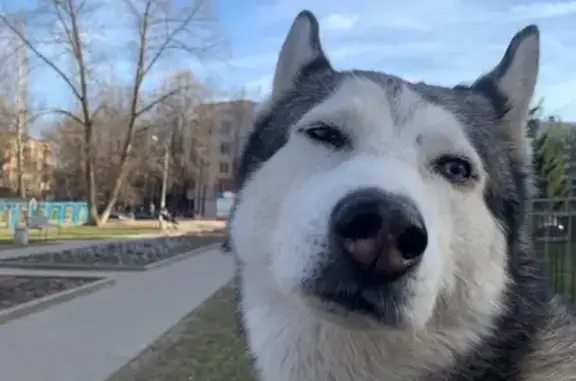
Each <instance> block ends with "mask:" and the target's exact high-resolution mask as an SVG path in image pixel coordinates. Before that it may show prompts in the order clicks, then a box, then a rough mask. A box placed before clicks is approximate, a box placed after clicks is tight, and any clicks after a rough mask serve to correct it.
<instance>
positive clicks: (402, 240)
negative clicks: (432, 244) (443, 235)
mask: <svg viewBox="0 0 576 381" xmlns="http://www.w3.org/2000/svg"><path fill="white" fill-rule="evenodd" d="M427 246H428V233H427V232H426V229H423V228H420V227H417V226H409V227H407V228H405V229H404V231H403V232H402V233H400V235H399V236H398V237H397V238H396V248H397V249H398V251H399V252H400V255H401V256H402V257H403V258H404V259H415V258H418V257H420V256H421V255H422V254H424V251H425V250H426V247H427Z"/></svg>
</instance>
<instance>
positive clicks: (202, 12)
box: [0, 0, 221, 226]
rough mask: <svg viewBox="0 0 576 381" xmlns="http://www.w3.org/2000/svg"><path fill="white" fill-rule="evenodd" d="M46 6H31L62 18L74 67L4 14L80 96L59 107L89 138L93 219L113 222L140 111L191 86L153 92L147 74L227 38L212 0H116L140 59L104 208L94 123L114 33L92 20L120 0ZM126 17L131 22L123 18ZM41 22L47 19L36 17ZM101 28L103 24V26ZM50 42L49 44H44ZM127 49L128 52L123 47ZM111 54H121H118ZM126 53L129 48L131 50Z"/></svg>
mask: <svg viewBox="0 0 576 381" xmlns="http://www.w3.org/2000/svg"><path fill="white" fill-rule="evenodd" d="M39 3H40V4H39V6H38V8H37V9H35V10H34V11H33V12H31V13H30V15H31V16H33V17H39V16H41V18H42V19H43V20H44V21H45V24H46V25H52V26H53V25H56V32H58V33H57V38H55V39H54V40H51V41H50V45H51V46H52V47H54V46H59V47H61V48H63V51H64V52H65V53H66V54H68V56H69V57H70V58H71V63H72V65H73V67H74V70H72V71H71V70H69V69H68V68H66V67H65V63H62V59H59V58H57V57H51V56H50V55H49V54H47V53H46V49H43V46H44V47H45V46H46V44H45V43H46V41H41V40H40V41H38V40H35V39H34V38H32V37H28V36H27V35H24V34H23V33H22V32H21V30H20V29H19V28H18V27H17V25H16V24H15V23H14V22H12V21H11V20H13V18H12V17H9V16H8V15H6V14H0V21H1V22H3V23H4V24H5V25H6V27H7V28H8V29H9V30H10V31H11V32H12V33H13V34H14V35H16V36H17V37H19V38H20V39H21V41H22V42H23V43H24V44H25V45H26V46H27V47H28V48H29V49H30V51H31V52H32V53H33V54H34V55H35V56H36V57H37V58H38V59H39V60H40V61H41V62H42V63H43V64H44V65H47V66H48V67H49V68H50V69H52V70H53V71H54V72H55V73H56V74H57V75H58V76H59V77H60V79H61V80H63V81H64V83H65V84H66V85H67V87H68V88H69V90H70V92H71V93H72V95H73V97H74V98H75V100H76V101H77V102H76V103H77V107H76V108H75V109H73V110H69V109H62V108H60V109H54V110H52V111H54V112H57V113H60V114H64V115H66V116H67V117H69V118H70V119H72V120H74V121H76V122H77V123H78V124H80V125H81V126H82V127H83V140H84V145H83V146H84V155H83V158H84V176H85V184H86V188H87V192H86V193H87V199H88V202H89V204H90V216H91V221H92V222H93V223H94V224H96V225H99V226H100V225H103V224H105V223H106V222H107V220H108V217H109V215H110V212H111V211H112V208H113V207H114V204H115V202H116V200H117V198H118V195H119V193H120V190H121V187H122V183H123V181H124V180H125V177H126V172H127V162H128V158H129V157H130V156H131V154H132V151H133V140H134V135H135V130H136V127H137V124H138V120H139V118H140V117H141V116H142V115H143V114H145V113H146V112H148V111H150V110H152V109H153V108H154V107H155V106H157V105H158V104H160V103H162V102H165V101H166V100H167V99H169V98H170V97H172V96H174V95H175V94H178V93H179V92H181V91H182V90H184V88H181V87H178V88H173V89H170V90H168V91H160V92H158V93H157V94H155V96H153V97H144V96H143V92H144V86H145V82H146V80H147V79H149V78H151V79H153V78H152V77H153V75H154V70H155V69H160V70H161V69H162V66H161V62H162V61H163V60H166V59H168V58H170V60H174V59H176V58H178V57H181V56H178V54H180V55H182V54H187V55H191V56H193V57H196V58H202V57H205V56H206V55H207V54H211V53H213V52H214V51H215V49H216V48H218V47H219V46H220V43H221V40H220V39H219V38H218V36H217V34H215V33H214V27H215V25H216V24H215V19H214V17H213V14H212V7H211V2H210V0H192V1H191V2H190V5H181V4H182V3H181V2H179V1H175V0H174V1H171V0H122V1H120V2H118V3H116V4H115V6H114V12H121V13H120V14H112V13H110V12H108V16H107V17H109V18H114V20H113V21H114V22H115V23H117V20H118V19H119V18H120V19H126V22H127V24H128V25H130V26H131V27H132V28H128V29H127V30H123V31H122V35H126V34H129V35H130V36H131V38H130V39H129V41H128V44H127V45H126V46H124V47H123V48H124V49H125V50H127V51H130V50H132V53H133V54H132V56H131V57H129V60H130V63H131V64H130V65H129V66H131V67H132V70H133V72H132V80H131V82H130V85H129V86H130V97H129V98H130V99H129V112H128V117H127V121H126V125H125V126H124V129H123V133H124V137H123V138H122V141H121V149H120V155H119V162H118V164H117V168H116V173H115V175H114V177H113V178H114V181H113V183H114V185H113V187H112V190H111V192H110V194H109V195H108V197H107V199H106V202H105V203H104V208H103V210H102V211H101V212H100V211H99V210H98V203H97V197H96V194H97V184H96V179H95V170H94V162H95V152H94V144H93V143H94V135H95V133H94V128H95V119H96V117H97V114H98V112H100V110H101V108H102V107H101V105H99V104H98V102H97V100H95V99H94V94H95V93H96V91H97V89H96V86H97V80H96V79H95V78H97V74H98V67H97V65H96V64H95V62H94V61H95V60H96V57H97V58H98V59H99V60H100V61H101V60H102V59H103V58H105V57H106V51H105V50H102V48H99V47H101V46H103V45H106V44H107V43H112V41H101V39H99V38H97V36H96V37H95V35H94V33H93V32H94V29H93V28H92V26H93V25H94V23H96V21H97V20H94V19H93V17H94V15H95V14H100V15H102V11H103V9H104V10H105V9H107V7H109V6H111V4H112V3H110V2H107V1H106V0H90V1H87V0H42V1H39ZM122 24H123V25H126V24H125V23H124V22H122ZM35 25H40V24H39V23H38V24H35ZM100 28H101V26H100ZM43 43H44V45H43ZM118 54H121V53H118ZM112 56H113V57H110V60H117V59H118V57H117V56H114V55H113V54H112ZM123 58H125V54H124V55H123Z"/></svg>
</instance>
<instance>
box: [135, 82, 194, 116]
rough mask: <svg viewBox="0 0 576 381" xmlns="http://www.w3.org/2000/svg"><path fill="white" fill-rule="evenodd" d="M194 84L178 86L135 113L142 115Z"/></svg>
mask: <svg viewBox="0 0 576 381" xmlns="http://www.w3.org/2000/svg"><path fill="white" fill-rule="evenodd" d="M193 86H194V85H186V86H180V87H178V88H176V89H174V90H172V91H169V92H167V93H166V94H164V95H162V96H160V97H158V98H156V99H155V100H154V101H152V102H150V103H148V104H147V105H146V106H143V107H142V108H141V109H140V110H138V111H137V112H136V114H135V115H136V117H139V116H140V115H142V114H144V113H146V112H148V111H150V110H151V109H153V108H154V106H156V105H158V104H160V103H162V102H164V101H165V100H167V99H168V98H170V97H171V96H173V95H176V94H178V93H179V92H181V91H184V90H186V89H189V88H191V87H193Z"/></svg>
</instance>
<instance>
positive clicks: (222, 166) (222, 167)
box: [220, 162, 230, 173]
mask: <svg viewBox="0 0 576 381" xmlns="http://www.w3.org/2000/svg"><path fill="white" fill-rule="evenodd" d="M229 167H230V165H228V163H223V162H222V163H220V173H228V170H229Z"/></svg>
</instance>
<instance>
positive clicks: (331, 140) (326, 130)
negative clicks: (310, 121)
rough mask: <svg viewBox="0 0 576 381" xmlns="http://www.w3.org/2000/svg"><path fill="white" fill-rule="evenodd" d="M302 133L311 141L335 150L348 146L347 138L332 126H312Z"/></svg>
mask: <svg viewBox="0 0 576 381" xmlns="http://www.w3.org/2000/svg"><path fill="white" fill-rule="evenodd" d="M304 133H305V134H306V136H308V137H309V138H310V139H312V140H315V141H317V142H321V143H325V144H329V145H331V146H333V147H335V148H342V147H344V146H345V145H347V144H348V137H347V136H346V135H344V134H343V133H342V132H340V131H339V130H338V129H337V128H335V127H332V126H327V125H320V126H314V127H310V128H307V129H306V130H304Z"/></svg>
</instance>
